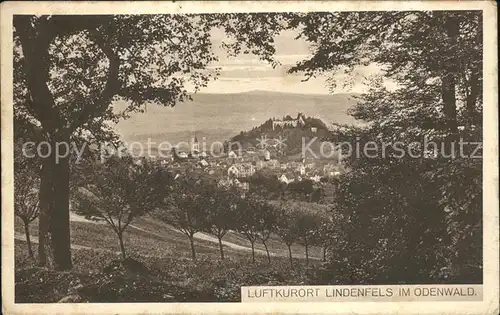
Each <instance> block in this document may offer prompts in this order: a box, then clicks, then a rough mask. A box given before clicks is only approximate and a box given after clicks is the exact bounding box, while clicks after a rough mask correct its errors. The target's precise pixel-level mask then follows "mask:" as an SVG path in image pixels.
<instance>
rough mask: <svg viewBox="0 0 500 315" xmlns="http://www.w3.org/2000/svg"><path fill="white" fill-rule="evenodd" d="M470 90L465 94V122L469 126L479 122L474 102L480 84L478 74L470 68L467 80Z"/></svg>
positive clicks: (480, 86)
mask: <svg viewBox="0 0 500 315" xmlns="http://www.w3.org/2000/svg"><path fill="white" fill-rule="evenodd" d="M469 86H470V91H469V94H468V95H467V101H466V109H467V122H468V125H469V127H470V126H472V125H476V124H478V122H479V118H480V117H479V115H478V113H477V110H476V102H477V98H478V96H479V92H480V91H481V89H482V85H481V84H480V82H479V74H478V73H477V72H476V71H475V69H474V70H472V74H471V78H470V80H469Z"/></svg>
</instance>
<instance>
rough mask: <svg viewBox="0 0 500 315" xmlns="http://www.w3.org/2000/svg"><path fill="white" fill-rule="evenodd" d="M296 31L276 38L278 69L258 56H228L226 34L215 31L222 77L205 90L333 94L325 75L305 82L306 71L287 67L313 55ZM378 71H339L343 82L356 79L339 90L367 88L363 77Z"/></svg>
mask: <svg viewBox="0 0 500 315" xmlns="http://www.w3.org/2000/svg"><path fill="white" fill-rule="evenodd" d="M295 36H296V34H295V33H294V32H291V31H287V32H285V33H282V34H280V35H279V36H278V37H276V38H275V47H276V58H277V59H278V61H279V62H280V63H281V65H279V66H277V67H276V68H275V69H273V68H272V67H271V65H270V64H269V63H267V62H265V61H260V60H259V59H258V57H257V56H253V55H240V56H237V57H234V58H228V57H227V56H226V54H225V53H224V52H223V50H222V49H221V48H220V46H221V43H222V41H223V40H224V33H223V32H221V31H217V30H216V31H214V32H213V33H212V41H213V46H214V50H215V52H216V53H217V55H218V57H219V59H220V60H219V62H218V63H216V64H215V65H214V67H220V68H221V74H220V77H219V78H218V79H217V80H215V81H212V82H210V83H209V85H208V87H207V88H204V89H203V90H202V91H201V92H202V93H238V92H246V91H252V90H266V91H279V92H292V93H307V94H329V89H328V86H327V85H326V82H325V79H326V76H325V77H318V78H311V79H310V80H309V81H307V82H302V80H303V79H304V76H303V74H294V75H292V74H288V73H287V69H289V68H290V67H291V66H292V65H294V64H295V63H296V62H297V61H299V60H303V59H305V58H306V57H308V56H310V54H311V52H310V47H309V44H308V43H307V42H306V41H304V40H296V39H294V37H295ZM376 72H378V67H376V66H375V65H371V66H368V67H360V68H359V69H357V71H356V73H357V74H356V75H354V76H349V77H348V76H345V75H344V74H343V73H337V74H335V76H336V77H337V79H340V80H341V82H344V81H345V82H348V81H349V82H353V85H352V86H351V87H350V88H343V87H342V86H339V87H338V88H336V90H335V92H336V93H344V92H354V93H359V92H363V91H364V90H365V87H364V84H363V76H364V75H368V74H372V73H376Z"/></svg>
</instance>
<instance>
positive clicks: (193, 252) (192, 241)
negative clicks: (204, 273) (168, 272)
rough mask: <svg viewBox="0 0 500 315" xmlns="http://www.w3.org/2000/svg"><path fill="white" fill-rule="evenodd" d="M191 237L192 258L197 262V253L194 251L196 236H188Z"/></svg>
mask: <svg viewBox="0 0 500 315" xmlns="http://www.w3.org/2000/svg"><path fill="white" fill-rule="evenodd" d="M188 237H189V244H190V245H191V258H192V259H193V260H196V251H195V249H194V235H188Z"/></svg>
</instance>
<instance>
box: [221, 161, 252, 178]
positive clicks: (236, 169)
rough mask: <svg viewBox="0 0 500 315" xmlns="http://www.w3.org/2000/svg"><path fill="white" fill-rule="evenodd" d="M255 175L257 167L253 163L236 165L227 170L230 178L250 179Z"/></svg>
mask: <svg viewBox="0 0 500 315" xmlns="http://www.w3.org/2000/svg"><path fill="white" fill-rule="evenodd" d="M254 173H255V167H254V166H253V165H252V164H251V163H236V164H233V165H231V166H230V167H229V168H228V169H227V176H228V177H235V178H239V177H249V176H252V175H253V174H254Z"/></svg>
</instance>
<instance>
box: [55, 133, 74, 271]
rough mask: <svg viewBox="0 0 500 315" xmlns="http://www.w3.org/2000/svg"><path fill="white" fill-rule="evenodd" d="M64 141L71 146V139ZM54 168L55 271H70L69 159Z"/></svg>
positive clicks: (60, 161) (62, 160) (56, 164)
mask: <svg viewBox="0 0 500 315" xmlns="http://www.w3.org/2000/svg"><path fill="white" fill-rule="evenodd" d="M63 141H67V143H68V144H69V139H64V140H63ZM53 147H54V146H53ZM60 154H62V153H61V152H60ZM53 166H54V168H53V170H54V172H53V173H52V176H53V177H52V183H53V188H54V189H53V198H54V208H53V210H52V213H51V217H50V235H51V247H52V252H53V255H54V266H55V269H57V270H69V269H71V268H72V263H71V241H70V225H69V157H66V158H60V159H59V161H58V163H54V165H53Z"/></svg>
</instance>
